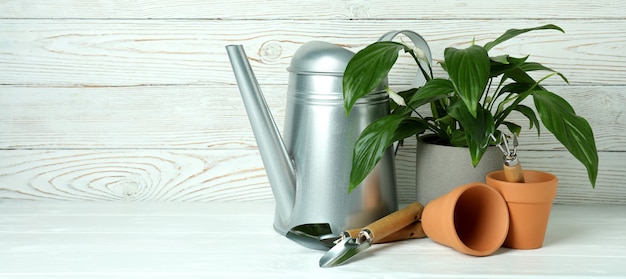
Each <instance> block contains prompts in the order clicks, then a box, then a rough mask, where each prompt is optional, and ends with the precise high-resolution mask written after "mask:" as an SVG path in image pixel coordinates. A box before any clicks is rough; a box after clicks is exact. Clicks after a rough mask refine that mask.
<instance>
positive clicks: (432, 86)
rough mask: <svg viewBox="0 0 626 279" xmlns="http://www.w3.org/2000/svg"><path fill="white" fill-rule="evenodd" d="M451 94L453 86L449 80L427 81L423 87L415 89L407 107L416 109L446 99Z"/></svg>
mask: <svg viewBox="0 0 626 279" xmlns="http://www.w3.org/2000/svg"><path fill="white" fill-rule="evenodd" d="M453 92H454V86H453V85H452V83H451V82H450V81H449V80H447V79H431V80H429V81H427V82H426V84H424V86H422V87H420V88H418V89H417V92H416V93H415V94H413V96H411V98H410V99H409V100H408V102H407V105H408V106H409V107H411V108H413V109H417V108H418V107H421V106H422V105H425V104H428V103H430V102H432V101H434V100H437V99H441V98H445V97H448V96H450V94H452V93H453Z"/></svg>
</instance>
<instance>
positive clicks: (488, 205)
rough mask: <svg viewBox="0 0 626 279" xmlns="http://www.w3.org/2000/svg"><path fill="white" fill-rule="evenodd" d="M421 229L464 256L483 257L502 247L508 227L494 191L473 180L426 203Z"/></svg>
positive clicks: (504, 207)
mask: <svg viewBox="0 0 626 279" xmlns="http://www.w3.org/2000/svg"><path fill="white" fill-rule="evenodd" d="M422 228H423V229H424V232H425V233H426V235H427V236H428V237H429V238H430V239H431V240H433V241H435V242H437V243H440V244H443V245H446V246H449V247H452V248H454V249H455V250H457V251H459V252H462V253H465V254H468V255H472V256H487V255H491V254H493V253H494V252H495V251H497V250H498V249H499V248H500V246H502V243H503V242H504V239H505V238H506V235H507V232H508V230H509V212H508V210H507V205H506V202H505V201H504V198H502V195H500V193H498V191H496V190H495V189H493V188H492V187H489V186H488V185H487V184H484V183H478V182H474V183H469V184H465V185H462V186H459V187H457V188H455V189H454V190H452V191H450V192H449V193H448V194H445V195H443V196H441V197H439V198H437V199H435V200H433V201H432V202H430V203H429V204H428V205H426V207H425V208H424V211H423V212H422Z"/></svg>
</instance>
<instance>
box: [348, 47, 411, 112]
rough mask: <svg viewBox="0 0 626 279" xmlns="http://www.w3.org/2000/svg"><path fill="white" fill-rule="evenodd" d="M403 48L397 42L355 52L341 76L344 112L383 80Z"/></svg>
mask: <svg viewBox="0 0 626 279" xmlns="http://www.w3.org/2000/svg"><path fill="white" fill-rule="evenodd" d="M404 48H405V46H404V45H403V44H401V43H397V42H376V43H373V44H371V45H369V46H367V47H365V48H364V49H362V50H361V51H359V52H357V53H356V54H355V55H354V57H352V59H350V62H348V65H347V66H346V70H345V71H344V74H343V99H344V106H345V108H346V112H347V113H348V114H349V113H350V110H351V109H352V107H353V106H354V104H355V103H356V101H357V100H358V99H359V98H361V97H363V96H365V95H367V94H369V93H370V92H372V90H374V89H376V87H377V86H378V85H380V83H381V82H383V81H384V80H385V78H386V77H387V74H389V71H390V70H391V67H393V65H394V64H395V63H396V60H398V52H399V51H400V50H402V49H404Z"/></svg>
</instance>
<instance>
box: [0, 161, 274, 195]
mask: <svg viewBox="0 0 626 279" xmlns="http://www.w3.org/2000/svg"><path fill="white" fill-rule="evenodd" d="M0 153H1V156H0V157H1V158H2V161H0V196H2V198H15V199H27V200H42V199H43V200H45V199H52V200H127V201H142V200H151V201H154V200H164V201H205V202H206V201H214V200H222V201H224V200H238V201H241V200H248V201H253V200H268V199H271V191H270V190H269V188H268V187H269V186H268V185H269V184H268V182H267V178H266V176H265V171H264V169H263V164H262V162H261V161H260V157H259V156H258V153H257V152H256V151H238V150H228V151H223V152H214V151H213V152H211V151H202V150H187V151H165V150H117V151H116V150H103V151H92V150H75V151H71V150H60V151H47V150H42V151H19V150H18V151H0Z"/></svg>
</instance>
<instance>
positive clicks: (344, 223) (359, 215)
mask: <svg viewBox="0 0 626 279" xmlns="http://www.w3.org/2000/svg"><path fill="white" fill-rule="evenodd" d="M227 50H228V52H229V57H230V60H231V64H232V65H233V70H234V72H235V76H236V78H237V83H238V85H239V89H240V91H241V95H242V99H243V101H244V105H245V107H246V110H247V112H248V117H249V119H250V123H251V126H252V129H253V132H254V135H255V138H256V140H257V144H258V146H259V151H260V153H261V157H262V159H263V164H264V166H265V169H266V172H267V175H268V179H269V181H270V186H271V188H272V192H273V194H274V197H275V200H276V215H275V220H274V228H275V229H276V231H278V232H279V233H280V234H283V235H285V234H287V232H288V231H289V230H290V229H291V228H293V227H296V226H298V225H302V224H316V223H327V224H329V225H330V227H331V229H332V232H333V233H334V234H337V235H339V234H340V232H342V231H344V230H346V229H352V228H359V227H362V226H364V225H366V224H369V223H371V222H373V221H375V220H377V219H379V218H381V217H383V216H385V215H387V214H389V213H391V212H394V211H396V210H397V207H398V206H397V201H396V180H395V166H394V160H393V153H392V150H391V149H389V150H387V152H386V154H385V156H384V157H383V158H382V159H381V161H380V162H379V164H378V165H377V166H376V168H375V169H374V171H372V173H371V174H370V175H369V176H368V177H367V178H366V179H365V180H364V181H363V182H362V184H361V185H360V186H359V187H357V188H356V189H355V190H354V191H352V192H351V193H348V190H347V189H348V184H349V178H350V169H351V166H352V154H353V148H354V144H355V142H356V140H357V138H358V136H359V134H360V133H361V131H362V130H363V129H365V127H367V126H368V125H369V124H370V123H371V122H373V121H374V120H376V119H378V118H380V117H382V116H384V115H386V114H388V113H389V98H388V95H387V93H385V91H384V89H383V88H379V89H377V90H375V91H374V92H372V93H371V94H369V95H368V96H367V97H366V98H363V99H362V100H359V102H358V103H357V104H356V105H355V106H354V108H353V109H352V111H351V113H350V114H349V115H346V111H345V109H344V106H343V91H342V78H343V71H344V70H345V67H346V65H347V63H348V61H349V60H350V58H351V57H352V56H353V55H354V53H352V52H351V51H349V50H346V49H344V48H341V47H339V46H336V45H333V44H329V43H325V42H318V41H313V42H309V43H306V44H304V45H303V46H301V47H300V48H299V49H298V51H297V52H296V53H295V54H294V57H293V58H292V61H291V64H290V67H289V68H288V70H289V83H288V90H287V91H288V92H287V103H286V110H285V126H284V129H283V136H282V137H281V135H280V133H279V132H278V129H277V128H276V125H275V123H274V121H273V119H272V116H271V113H270V112H269V109H268V108H267V104H265V101H264V99H263V95H262V93H261V90H260V88H259V87H258V84H257V82H256V78H254V74H253V73H252V70H251V69H250V67H249V64H248V61H247V59H246V57H245V54H244V52H243V48H242V47H241V46H227ZM244 64H245V65H244Z"/></svg>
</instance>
